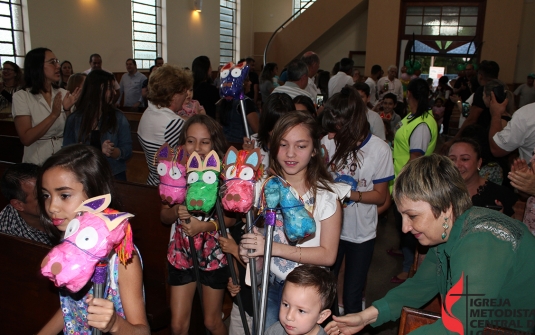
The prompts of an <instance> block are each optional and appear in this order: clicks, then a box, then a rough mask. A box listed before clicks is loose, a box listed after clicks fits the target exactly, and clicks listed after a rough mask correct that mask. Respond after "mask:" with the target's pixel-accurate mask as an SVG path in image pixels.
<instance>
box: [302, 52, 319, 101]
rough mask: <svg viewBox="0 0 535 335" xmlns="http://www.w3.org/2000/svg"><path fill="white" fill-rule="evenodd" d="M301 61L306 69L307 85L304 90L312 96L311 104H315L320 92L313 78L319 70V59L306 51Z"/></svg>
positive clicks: (314, 54)
mask: <svg viewBox="0 0 535 335" xmlns="http://www.w3.org/2000/svg"><path fill="white" fill-rule="evenodd" d="M301 60H302V61H303V62H305V64H306V65H307V68H308V84H307V87H306V88H305V91H307V92H308V93H310V95H311V96H312V102H314V103H316V98H317V96H318V94H321V91H320V90H319V89H318V87H317V86H316V84H315V83H314V76H315V75H316V73H318V70H319V68H320V58H319V57H318V55H317V54H316V53H314V52H313V51H307V52H305V53H304V54H303V56H302V57H301Z"/></svg>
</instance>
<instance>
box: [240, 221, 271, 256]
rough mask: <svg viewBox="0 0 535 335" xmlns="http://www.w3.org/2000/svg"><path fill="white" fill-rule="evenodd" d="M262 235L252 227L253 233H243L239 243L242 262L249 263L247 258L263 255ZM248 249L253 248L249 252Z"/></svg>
mask: <svg viewBox="0 0 535 335" xmlns="http://www.w3.org/2000/svg"><path fill="white" fill-rule="evenodd" d="M264 242H265V241H264V236H262V235H261V234H260V233H258V229H257V228H256V227H253V233H247V234H244V235H243V236H242V238H241V243H240V249H239V252H240V258H241V259H242V261H243V262H244V263H249V258H254V257H258V256H263V255H264ZM249 249H251V250H253V251H252V252H249Z"/></svg>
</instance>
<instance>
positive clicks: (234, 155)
mask: <svg viewBox="0 0 535 335" xmlns="http://www.w3.org/2000/svg"><path fill="white" fill-rule="evenodd" d="M237 159H238V150H236V148H234V147H233V146H231V147H230V148H228V150H227V153H226V154H225V158H223V163H224V164H225V166H227V165H230V164H236V160H237Z"/></svg>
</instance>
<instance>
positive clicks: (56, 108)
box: [50, 92, 61, 120]
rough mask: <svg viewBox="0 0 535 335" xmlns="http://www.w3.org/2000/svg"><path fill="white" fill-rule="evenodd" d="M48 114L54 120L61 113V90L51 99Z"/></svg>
mask: <svg viewBox="0 0 535 335" xmlns="http://www.w3.org/2000/svg"><path fill="white" fill-rule="evenodd" d="M50 115H51V116H52V117H53V118H54V120H56V119H57V118H58V117H59V116H60V115H61V92H58V94H56V96H55V97H54V100H53V101H52V113H50Z"/></svg>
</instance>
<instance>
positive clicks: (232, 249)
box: [219, 235, 239, 257]
mask: <svg viewBox="0 0 535 335" xmlns="http://www.w3.org/2000/svg"><path fill="white" fill-rule="evenodd" d="M219 245H220V246H221V250H223V252H224V253H226V254H232V256H234V257H237V256H238V251H239V248H238V245H237V244H236V241H234V239H233V238H232V236H231V235H228V238H225V237H223V236H220V237H219Z"/></svg>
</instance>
